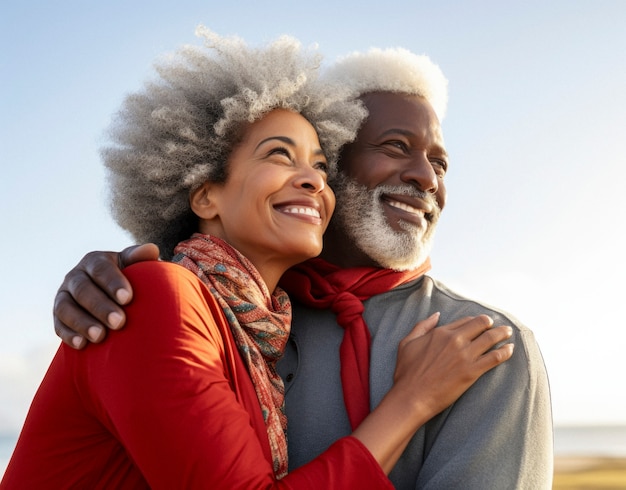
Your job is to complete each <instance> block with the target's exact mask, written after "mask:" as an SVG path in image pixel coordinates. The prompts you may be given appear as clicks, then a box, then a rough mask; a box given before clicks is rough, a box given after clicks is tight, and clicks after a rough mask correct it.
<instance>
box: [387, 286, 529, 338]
mask: <svg viewBox="0 0 626 490" xmlns="http://www.w3.org/2000/svg"><path fill="white" fill-rule="evenodd" d="M385 296H386V297H385ZM376 301H383V302H385V301H399V302H402V303H404V304H405V305H406V308H418V307H419V308H420V310H422V311H423V309H424V305H425V304H427V305H428V308H427V311H426V312H427V313H428V314H430V313H433V312H435V311H440V312H441V322H443V323H446V322H450V321H453V320H456V319H457V318H460V317H463V316H476V315H488V316H490V317H491V318H493V320H494V322H495V323H499V324H507V325H510V326H512V327H513V328H517V329H519V330H520V331H529V329H528V327H527V326H526V325H525V324H524V323H522V322H521V321H520V319H519V318H517V317H516V316H515V315H514V314H512V313H511V312H509V311H508V310H506V309H503V308H500V307H498V306H495V305H493V304H492V303H490V302H488V301H484V300H482V299H479V298H475V297H472V296H471V295H467V294H464V293H461V292H459V291H458V290H457V289H455V288H453V287H450V286H448V285H446V284H444V283H443V282H442V281H440V280H438V279H435V278H434V277H432V276H430V275H427V274H426V275H424V276H422V277H421V278H419V279H418V280H415V281H412V282H410V283H406V284H404V285H402V286H399V287H397V288H395V289H394V290H392V291H390V292H389V293H384V294H383V295H381V296H380V297H379V298H376Z"/></svg>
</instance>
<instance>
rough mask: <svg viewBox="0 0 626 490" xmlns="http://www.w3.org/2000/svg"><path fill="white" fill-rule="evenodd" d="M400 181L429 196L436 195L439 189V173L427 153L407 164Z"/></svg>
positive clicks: (417, 156)
mask: <svg viewBox="0 0 626 490" xmlns="http://www.w3.org/2000/svg"><path fill="white" fill-rule="evenodd" d="M400 179H401V180H402V182H406V183H408V184H411V185H413V186H415V187H417V188H418V189H419V190H421V191H423V192H428V193H429V194H435V193H436V192H437V190H438V189H439V180H438V178H437V173H436V172H435V169H434V168H433V165H432V163H431V162H430V160H429V159H428V156H427V155H426V154H425V153H419V154H418V155H415V157H414V158H412V159H411V160H410V161H409V162H407V166H406V168H404V169H403V170H402V173H401V175H400Z"/></svg>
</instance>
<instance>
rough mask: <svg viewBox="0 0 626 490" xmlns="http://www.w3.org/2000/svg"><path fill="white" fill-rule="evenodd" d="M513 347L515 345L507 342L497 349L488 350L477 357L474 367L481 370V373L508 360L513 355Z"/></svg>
mask: <svg viewBox="0 0 626 490" xmlns="http://www.w3.org/2000/svg"><path fill="white" fill-rule="evenodd" d="M514 349H515V345H514V344H512V343H508V344H504V345H503V346H500V347H498V348H497V349H493V350H490V351H489V352H487V353H485V354H483V355H482V356H481V357H480V359H478V361H477V363H476V367H477V368H479V369H480V370H481V374H483V373H486V372H487V371H489V370H490V369H493V368H494V367H496V366H499V365H500V364H502V363H503V362H505V361H508V360H509V359H510V358H511V357H512V356H513V352H514Z"/></svg>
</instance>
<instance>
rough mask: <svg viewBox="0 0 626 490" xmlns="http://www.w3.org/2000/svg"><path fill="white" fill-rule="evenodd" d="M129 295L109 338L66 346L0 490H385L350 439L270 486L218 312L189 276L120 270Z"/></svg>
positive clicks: (162, 267)
mask: <svg viewBox="0 0 626 490" xmlns="http://www.w3.org/2000/svg"><path fill="white" fill-rule="evenodd" d="M125 273H126V274H127V276H128V278H129V279H130V281H131V282H132V284H133V291H134V300H133V302H132V304H131V305H130V306H128V307H127V308H126V314H127V325H126V327H125V328H124V329H123V330H121V331H120V332H114V333H111V334H110V338H109V339H107V341H106V342H104V343H102V344H98V345H90V346H89V347H87V348H86V349H85V350H83V351H75V350H73V349H71V348H68V347H67V346H65V345H64V344H63V345H61V347H60V348H59V350H58V351H57V354H56V356H55V357H54V359H53V361H52V364H51V365H50V368H49V369H48V372H47V374H46V376H45V378H44V380H43V381H42V384H41V386H40V387H39V390H38V392H37V394H36V395H35V398H34V400H33V403H32V405H31V408H30V411H29V413H28V417H27V419H26V422H25V424H24V427H23V429H22V433H21V434H20V438H19V440H18V443H17V447H16V449H15V452H14V453H13V456H12V458H11V461H10V462H9V466H8V467H7V470H6V472H5V475H4V478H3V480H2V482H1V483H0V488H2V489H3V490H4V489H18V488H19V489H24V488H28V489H37V488H41V489H44V488H45V489H50V488H55V489H60V488H90V489H91V488H93V489H95V488H116V489H122V488H164V489H168V490H169V489H173V488H185V489H187V488H210V489H213V488H227V489H235V488H242V489H256V488H264V489H266V488H297V489H307V488H310V489H316V490H317V489H320V488H324V489H331V488H337V489H345V488H392V486H391V483H390V482H389V480H388V479H387V477H386V476H385V474H384V473H383V471H382V470H381V468H380V466H379V465H378V463H377V462H376V461H375V460H374V458H373V457H372V455H371V454H370V452H369V451H368V450H367V449H366V448H365V447H364V446H363V445H362V444H361V443H360V442H359V441H358V440H357V439H355V438H353V437H345V438H342V439H340V440H339V441H337V442H336V443H334V444H333V445H332V446H331V447H330V448H329V449H328V450H327V451H326V452H324V453H323V454H322V455H320V456H319V457H318V458H316V459H315V460H313V461H312V462H310V463H308V464H307V465H305V466H303V467H302V468H299V469H298V470H296V471H293V472H291V473H290V474H289V475H287V476H286V477H285V478H283V479H282V480H275V478H274V476H273V471H272V465H271V462H270V452H269V445H268V442H267V434H266V432H265V425H264V423H263V419H262V416H261V411H260V408H259V404H258V401H257V398H256V394H255V392H254V388H253V386H252V383H251V381H250V378H249V376H248V374H247V371H246V368H245V366H244V364H243V361H242V360H241V358H240V357H239V354H238V352H237V348H236V346H235V344H234V341H233V339H232V335H231V333H230V329H229V327H228V324H227V322H226V320H225V318H224V316H223V313H222V311H221V309H220V307H219V306H218V305H217V303H216V301H215V299H214V298H213V296H212V295H211V293H210V292H209V290H208V289H207V288H206V287H205V285H204V284H203V283H202V282H201V281H200V280H199V279H198V278H197V277H195V276H194V275H193V274H192V273H191V272H189V271H188V270H186V269H184V268H182V267H180V266H178V265H175V264H170V263H164V262H146V263H141V264H137V265H134V266H132V267H129V268H128V269H126V270H125Z"/></svg>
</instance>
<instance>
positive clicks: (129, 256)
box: [120, 243, 159, 268]
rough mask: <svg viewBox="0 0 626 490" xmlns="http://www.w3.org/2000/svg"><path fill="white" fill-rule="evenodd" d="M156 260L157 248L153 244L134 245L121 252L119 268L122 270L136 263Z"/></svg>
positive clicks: (157, 255) (157, 256) (157, 257)
mask: <svg viewBox="0 0 626 490" xmlns="http://www.w3.org/2000/svg"><path fill="white" fill-rule="evenodd" d="M158 259H159V247H157V246H156V245H155V244H154V243H144V244H143V245H134V246H132V247H128V248H125V249H124V250H122V252H121V253H120V266H121V268H124V267H128V266H129V265H131V264H135V263H137V262H144V261H147V260H158Z"/></svg>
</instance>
